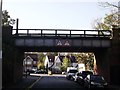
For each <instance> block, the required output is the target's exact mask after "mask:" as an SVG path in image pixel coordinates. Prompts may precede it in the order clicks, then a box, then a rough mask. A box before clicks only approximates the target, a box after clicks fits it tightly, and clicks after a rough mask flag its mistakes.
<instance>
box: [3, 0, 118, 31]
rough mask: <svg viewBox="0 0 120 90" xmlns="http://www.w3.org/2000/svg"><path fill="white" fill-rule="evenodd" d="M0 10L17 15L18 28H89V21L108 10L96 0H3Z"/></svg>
mask: <svg viewBox="0 0 120 90" xmlns="http://www.w3.org/2000/svg"><path fill="white" fill-rule="evenodd" d="M99 1H100V0H99ZM109 1H110V0H109ZM112 1H114V2H117V1H118V0H111V2H112ZM3 10H7V11H8V12H9V14H10V16H11V17H12V18H14V19H16V18H19V28H24V29H26V28H28V29H29V28H33V29H92V23H93V21H94V20H95V19H97V18H101V17H104V16H105V14H108V13H110V10H111V9H110V8H103V7H100V6H99V4H98V1H97V0H95V1H91V2H90V1H89V2H88V1H87V0H84V2H83V1H81V0H4V1H3ZM14 28H15V25H14Z"/></svg>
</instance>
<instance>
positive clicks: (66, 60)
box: [61, 56, 70, 71]
mask: <svg viewBox="0 0 120 90" xmlns="http://www.w3.org/2000/svg"><path fill="white" fill-rule="evenodd" d="M68 66H70V61H69V59H68V58H67V57H66V56H65V57H64V58H63V62H62V66H61V69H62V71H66V70H67V67H68Z"/></svg>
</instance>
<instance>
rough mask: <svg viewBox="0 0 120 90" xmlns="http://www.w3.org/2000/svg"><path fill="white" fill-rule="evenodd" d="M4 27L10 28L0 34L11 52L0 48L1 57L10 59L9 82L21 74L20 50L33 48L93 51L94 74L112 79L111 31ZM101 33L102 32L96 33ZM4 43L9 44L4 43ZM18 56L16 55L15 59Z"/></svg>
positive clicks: (29, 50) (112, 45) (22, 51)
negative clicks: (94, 60) (0, 50)
mask: <svg viewBox="0 0 120 90" xmlns="http://www.w3.org/2000/svg"><path fill="white" fill-rule="evenodd" d="M5 29H6V30H7V29H11V32H10V33H9V34H7V36H8V37H5V36H4V34H3V37H5V39H4V41H3V43H4V44H5V46H6V47H7V48H11V51H12V52H13V53H12V54H11V52H10V51H7V50H6V51H3V53H4V54H3V60H4V59H5V60H7V59H10V61H11V62H13V63H10V64H11V65H12V66H13V67H12V68H11V70H10V69H8V71H9V72H10V71H12V74H11V77H10V78H11V80H13V82H16V81H17V80H19V79H20V78H21V77H22V69H23V67H22V62H23V56H24V52H36V51H37V52H93V53H94V54H95V57H96V69H97V70H96V73H97V74H101V75H103V76H104V77H105V79H106V80H107V81H108V82H112V81H111V80H112V78H113V76H111V74H113V73H112V72H113V71H111V70H112V69H113V68H112V69H111V66H113V65H111V64H112V62H113V61H114V60H113V58H112V59H111V55H112V54H113V53H114V52H112V50H113V49H114V43H113V42H114V39H110V38H111V31H109V30H108V31H105V30H101V31H98V30H63V29H62V30H61V29H58V30H56V29H55V30H53V29H52V30H51V29H47V30H46V29H17V30H13V29H12V28H5ZM9 31H10V30H9ZM12 31H16V33H15V34H12ZM23 32H24V33H23ZM101 32H102V33H103V34H100V33H101ZM7 33H8V32H7ZM8 40H9V41H8ZM115 40H116V39H115ZM116 42H118V41H116ZM116 42H115V43H116ZM8 43H9V46H7V45H8ZM115 45H116V44H115ZM117 45H118V44H117ZM118 48H119V47H118ZM8 50H9V49H8ZM7 52H9V53H7ZM116 53H118V52H115V54H116ZM6 54H7V55H8V54H10V55H8V56H9V57H6ZM15 56H16V57H15ZM19 56H20V58H18V57H19ZM116 57H119V56H116ZM10 61H8V62H10ZM116 62H119V61H118V58H116ZM118 65H119V64H118V63H117V68H118ZM3 66H4V67H5V68H6V67H8V66H6V65H5V64H4V65H3ZM114 66H116V63H114ZM5 68H3V72H4V73H3V74H6V73H7V72H5V71H4V69H5ZM18 70H19V72H18ZM113 75H114V74H113ZM4 78H5V76H4ZM4 78H3V81H4ZM4 84H5V83H4Z"/></svg>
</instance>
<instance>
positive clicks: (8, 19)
mask: <svg viewBox="0 0 120 90" xmlns="http://www.w3.org/2000/svg"><path fill="white" fill-rule="evenodd" d="M14 24H15V19H12V18H11V17H10V15H9V14H8V11H7V10H3V11H2V26H11V25H14Z"/></svg>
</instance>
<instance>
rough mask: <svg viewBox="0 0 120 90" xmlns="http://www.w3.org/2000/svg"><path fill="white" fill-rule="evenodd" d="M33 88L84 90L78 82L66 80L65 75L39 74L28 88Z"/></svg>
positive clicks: (41, 89)
mask: <svg viewBox="0 0 120 90" xmlns="http://www.w3.org/2000/svg"><path fill="white" fill-rule="evenodd" d="M33 89H35V90H36V89H40V90H43V89H61V90H62V89H66V90H68V89H69V90H85V89H84V88H83V87H81V86H80V85H79V84H78V83H76V82H74V81H70V80H67V79H66V78H65V75H41V77H40V79H38V80H37V81H36V82H35V83H34V84H33V85H31V86H30V87H29V90H33Z"/></svg>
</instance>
